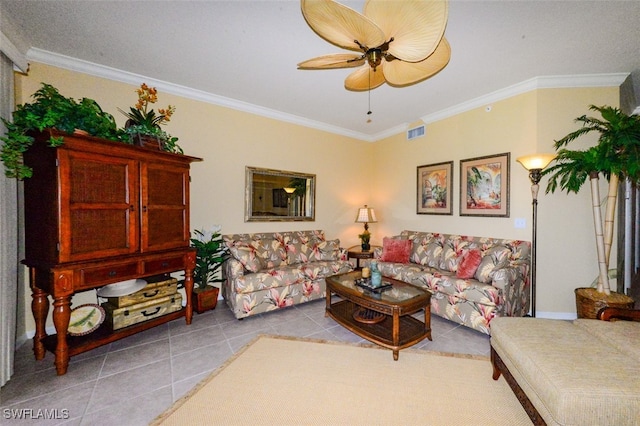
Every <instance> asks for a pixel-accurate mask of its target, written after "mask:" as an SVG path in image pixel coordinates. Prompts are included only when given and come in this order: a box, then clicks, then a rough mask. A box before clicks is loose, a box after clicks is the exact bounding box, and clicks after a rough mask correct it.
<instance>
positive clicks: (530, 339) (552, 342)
mask: <svg viewBox="0 0 640 426" xmlns="http://www.w3.org/2000/svg"><path fill="white" fill-rule="evenodd" d="M608 310H609V311H611V312H613V310H612V308H608ZM616 311H624V310H616ZM629 312H635V313H634V314H631V316H629V315H628V314H627V318H632V317H634V316H635V317H637V319H638V320H640V311H629ZM602 315H606V311H605V313H604V314H602ZM491 360H492V363H493V368H494V373H493V378H494V380H497V379H498V378H499V377H500V374H503V375H504V376H505V379H506V380H507V382H508V383H509V385H510V386H511V388H512V389H513V391H514V393H515V394H516V396H517V397H518V399H519V400H520V402H521V403H522V405H523V407H524V408H525V410H526V411H527V413H528V414H529V416H530V418H531V420H532V421H533V422H534V423H535V424H549V425H616V426H620V425H638V424H640V322H632V321H612V322H608V321H601V320H595V319H578V320H575V321H573V322H571V321H561V320H549V319H539V318H495V319H494V320H493V321H492V322H491Z"/></svg>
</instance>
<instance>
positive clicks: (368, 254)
mask: <svg viewBox="0 0 640 426" xmlns="http://www.w3.org/2000/svg"><path fill="white" fill-rule="evenodd" d="M376 247H380V246H371V248H370V249H369V250H367V251H363V250H362V247H361V246H353V247H349V248H348V249H347V257H348V258H349V259H356V270H359V269H362V268H361V267H360V259H373V250H374V249H375V248H376Z"/></svg>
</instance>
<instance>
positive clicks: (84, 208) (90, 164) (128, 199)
mask: <svg viewBox="0 0 640 426" xmlns="http://www.w3.org/2000/svg"><path fill="white" fill-rule="evenodd" d="M59 161H60V169H59V170H60V186H61V188H62V189H61V203H60V219H61V220H60V223H61V227H60V234H61V235H60V241H61V244H60V261H61V262H67V261H77V260H85V259H93V258H96V257H108V256H117V255H122V254H129V253H135V252H136V251H138V247H139V244H138V240H139V236H138V231H137V227H138V223H139V222H138V218H137V217H138V202H137V200H138V197H139V195H138V189H137V188H138V163H137V162H136V161H134V160H129V159H126V158H119V157H108V156H104V155H99V154H92V153H84V152H77V151H61V152H60V156H59Z"/></svg>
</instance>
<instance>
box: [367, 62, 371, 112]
mask: <svg viewBox="0 0 640 426" xmlns="http://www.w3.org/2000/svg"><path fill="white" fill-rule="evenodd" d="M367 75H368V76H369V111H367V115H371V114H372V113H371V68H369V72H368V73H367ZM367 123H371V118H368V119H367Z"/></svg>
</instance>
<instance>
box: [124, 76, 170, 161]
mask: <svg viewBox="0 0 640 426" xmlns="http://www.w3.org/2000/svg"><path fill="white" fill-rule="evenodd" d="M136 93H137V94H138V101H137V102H136V104H135V106H133V107H130V108H129V111H128V112H125V111H123V110H121V109H120V108H118V110H119V111H120V112H121V113H122V114H124V116H125V117H127V122H126V123H125V129H124V130H125V132H126V133H127V134H128V135H129V140H130V141H131V142H133V140H134V139H135V138H136V137H138V136H139V135H147V136H152V137H154V138H156V139H157V140H158V141H159V142H160V146H161V148H162V149H163V150H165V151H169V152H173V153H176V154H182V153H183V151H182V148H180V147H179V146H178V143H177V142H178V138H177V137H174V136H171V135H170V134H169V133H167V132H165V131H164V130H162V129H161V128H160V126H161V125H164V124H166V123H168V122H169V121H171V116H172V115H173V113H174V112H175V110H176V107H175V106H172V105H169V106H167V108H160V109H158V112H157V113H156V112H155V111H154V110H153V109H150V108H149V105H150V104H154V103H156V102H158V90H157V89H156V88H155V87H149V86H147V85H146V84H145V83H142V84H141V85H140V87H139V88H138V89H136Z"/></svg>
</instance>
